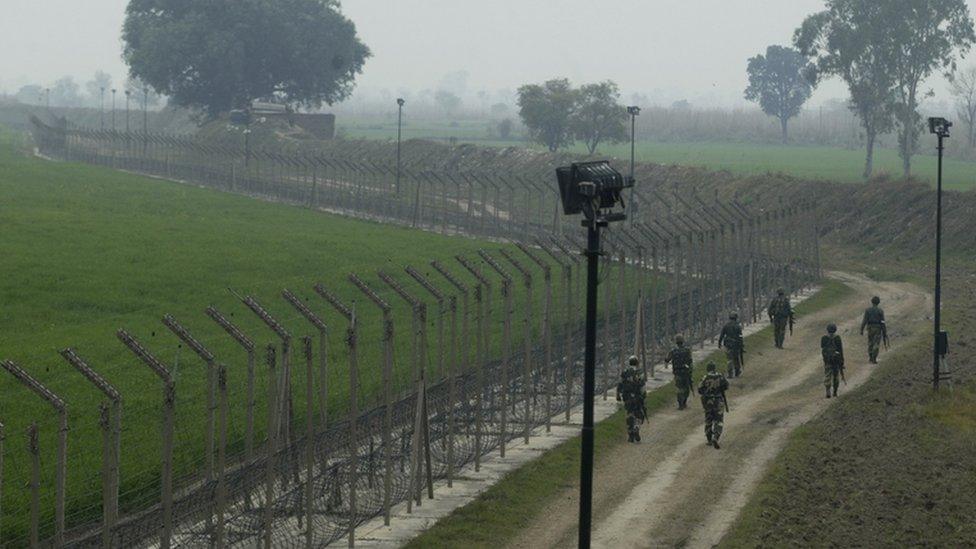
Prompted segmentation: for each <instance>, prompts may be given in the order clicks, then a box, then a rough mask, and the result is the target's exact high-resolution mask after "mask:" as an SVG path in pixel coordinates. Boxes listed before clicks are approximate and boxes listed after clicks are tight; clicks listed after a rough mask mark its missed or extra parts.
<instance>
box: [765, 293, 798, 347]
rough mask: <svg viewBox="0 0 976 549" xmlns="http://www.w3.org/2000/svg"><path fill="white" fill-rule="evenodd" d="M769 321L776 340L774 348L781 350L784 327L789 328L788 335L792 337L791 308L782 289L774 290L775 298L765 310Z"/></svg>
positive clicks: (784, 333) (784, 334)
mask: <svg viewBox="0 0 976 549" xmlns="http://www.w3.org/2000/svg"><path fill="white" fill-rule="evenodd" d="M766 313H767V314H768V315H769V321H770V322H772V323H773V333H774V335H775V340H776V348H777V349H782V348H783V340H784V339H785V338H786V327H787V326H789V327H790V335H793V306H792V305H790V298H789V297H788V296H787V295H786V293H785V292H784V291H783V289H782V288H780V289H778V290H776V297H774V298H773V300H772V301H771V302H770V303H769V307H767V308H766Z"/></svg>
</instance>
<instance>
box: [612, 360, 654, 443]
mask: <svg viewBox="0 0 976 549" xmlns="http://www.w3.org/2000/svg"><path fill="white" fill-rule="evenodd" d="M644 383H645V381H644V376H643V375H641V373H640V372H639V371H637V368H634V367H630V368H627V369H626V370H624V371H623V372H622V373H621V374H620V383H618V384H617V400H623V402H624V409H625V410H626V411H627V442H640V425H641V424H642V423H644V419H645V418H646V416H647V412H646V410H645V409H644Z"/></svg>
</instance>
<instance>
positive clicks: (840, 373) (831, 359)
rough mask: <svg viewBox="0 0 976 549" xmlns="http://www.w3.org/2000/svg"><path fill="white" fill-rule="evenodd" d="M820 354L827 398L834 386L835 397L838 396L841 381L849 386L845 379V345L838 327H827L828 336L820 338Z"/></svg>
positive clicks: (831, 325)
mask: <svg viewBox="0 0 976 549" xmlns="http://www.w3.org/2000/svg"><path fill="white" fill-rule="evenodd" d="M820 354H821V355H823V361H824V389H825V390H826V391H827V398H830V389H831V386H833V389H834V396H835V397H836V396H837V386H838V385H840V380H841V379H843V380H844V385H847V378H846V377H844V345H843V343H842V342H841V340H840V336H839V335H837V325H836V324H828V325H827V335H825V336H823V337H821V338H820Z"/></svg>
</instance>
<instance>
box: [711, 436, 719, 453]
mask: <svg viewBox="0 0 976 549" xmlns="http://www.w3.org/2000/svg"><path fill="white" fill-rule="evenodd" d="M712 447H714V448H715V449H716V450H718V449H719V448H721V446H719V445H718V439H717V438H716V439H715V440H713V441H712Z"/></svg>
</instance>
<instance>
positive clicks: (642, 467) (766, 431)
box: [512, 273, 928, 548]
mask: <svg viewBox="0 0 976 549" xmlns="http://www.w3.org/2000/svg"><path fill="white" fill-rule="evenodd" d="M831 276H832V277H834V278H837V279H838V280H841V281H842V282H844V283H845V284H847V285H848V286H850V287H851V288H853V289H854V294H853V295H852V296H851V297H850V298H849V299H847V300H846V301H845V302H843V303H840V304H837V305H834V306H831V307H829V308H827V309H824V310H822V311H818V312H817V313H812V314H810V315H808V316H806V317H804V318H801V319H800V324H799V325H798V327H797V330H796V334H795V336H794V337H793V338H791V339H789V340H788V341H787V346H786V349H784V350H778V349H773V347H772V342H771V341H766V342H764V343H763V344H761V345H758V346H756V345H754V346H753V347H754V348H752V349H749V355H747V358H750V360H749V361H748V362H747V364H746V370H745V372H744V377H741V378H738V379H735V380H732V381H731V383H732V387H731V388H730V391H729V400H730V405H731V407H732V410H731V413H729V414H727V415H726V416H725V433H726V434H725V435H723V445H722V449H721V450H718V451H716V450H714V449H712V448H710V447H707V446H705V437H704V433H703V418H702V412H701V410H700V409H699V408H698V406H694V407H692V408H691V409H690V410H689V411H682V412H679V411H677V410H676V409H674V408H671V409H668V410H665V411H662V412H659V413H657V414H654V415H653V416H652V417H651V418H650V422H649V423H648V424H647V425H646V426H645V429H644V433H642V435H644V442H643V443H642V444H639V445H630V444H628V445H624V446H621V447H619V448H617V449H615V450H614V451H613V452H612V453H611V454H609V455H605V456H603V457H602V458H601V460H600V462H599V463H598V464H597V468H596V471H595V485H594V535H593V546H594V547H614V548H616V547H661V546H667V547H671V546H689V547H710V546H713V545H715V544H716V543H718V542H719V541H720V540H721V538H722V536H723V535H724V534H725V532H726V531H727V530H728V527H729V526H730V525H731V524H732V523H733V522H734V520H735V519H736V517H737V516H738V514H739V511H740V510H741V508H742V506H743V505H744V504H745V502H746V501H747V500H748V498H749V496H750V495H751V494H752V492H753V490H754V489H755V487H756V486H757V484H758V482H759V480H760V479H761V478H762V476H763V473H765V471H766V469H767V467H768V466H769V464H770V463H771V462H772V460H773V458H775V456H776V455H777V454H778V453H779V452H780V451H781V450H782V448H783V446H784V445H785V444H786V441H787V439H788V435H789V434H790V433H791V432H792V431H793V429H795V428H796V427H798V426H800V425H802V424H803V423H805V422H807V421H809V420H810V419H812V418H813V417H815V416H816V415H817V414H819V413H820V412H821V411H822V410H823V409H825V407H826V406H828V405H829V404H830V403H832V402H834V400H833V399H831V400H828V399H825V398H824V396H823V364H822V361H821V359H820V353H819V338H820V335H821V334H822V333H823V327H824V325H825V324H826V323H827V322H830V321H834V322H836V323H837V324H838V327H839V332H840V333H841V334H842V336H844V340H845V343H846V344H847V348H846V349H845V351H846V355H847V357H846V358H847V363H848V367H847V374H848V375H847V377H848V385H847V386H846V387H844V386H842V387H841V397H842V398H847V396H846V393H847V392H849V391H851V390H852V389H854V388H855V387H857V386H858V385H860V384H861V383H863V382H864V381H865V380H866V379H867V378H868V377H869V376H870V375H871V372H872V371H873V368H872V367H871V366H869V365H868V364H867V360H866V358H867V357H866V356H865V354H866V353H865V352H864V347H865V342H864V339H863V338H860V337H858V334H857V328H858V327H859V325H860V316H861V313H862V312H863V309H864V307H865V306H866V304H867V303H868V299H869V298H870V297H871V295H875V294H877V295H879V296H881V298H882V300H883V302H882V306H884V307H885V311H886V316H887V317H888V318H889V324H891V325H892V326H894V327H897V328H898V330H897V331H898V332H899V333H901V334H905V336H906V337H901V338H898V339H895V340H893V341H892V344H893V345H892V350H896V349H897V348H898V346H899V345H900V344H901V343H902V342H904V341H906V340H907V339H908V337H907V335H908V334H909V332H911V331H912V330H915V329H918V326H917V322H916V321H918V320H922V319H923V317H924V311H925V310H926V309H924V308H923V307H924V305H925V303H926V300H927V299H928V298H927V295H926V294H925V293H924V292H923V291H922V290H921V289H919V288H917V287H915V286H912V285H909V284H904V283H879V282H873V281H870V280H868V279H866V278H864V277H861V276H856V275H850V274H846V273H832V274H831ZM883 358H884V355H882V360H883ZM696 367H701V366H700V365H696ZM696 404H697V403H696ZM577 494H578V487H577V486H575V485H574V486H572V487H567V488H566V489H565V490H563V492H562V493H560V494H559V496H558V497H557V498H555V499H554V500H553V501H552V502H550V503H549V505H547V506H546V508H545V509H543V511H542V512H541V513H540V514H539V518H537V519H536V520H535V521H533V523H532V524H531V525H530V527H529V528H527V529H526V530H525V531H524V532H523V533H522V534H521V535H520V536H519V537H518V538H517V539H516V540H515V541H514V543H513V544H512V545H513V546H514V547H540V546H543V547H565V546H571V545H573V544H575V541H576V528H577V521H576V519H577V505H578V503H577V502H578V500H577Z"/></svg>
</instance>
